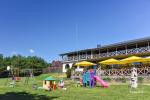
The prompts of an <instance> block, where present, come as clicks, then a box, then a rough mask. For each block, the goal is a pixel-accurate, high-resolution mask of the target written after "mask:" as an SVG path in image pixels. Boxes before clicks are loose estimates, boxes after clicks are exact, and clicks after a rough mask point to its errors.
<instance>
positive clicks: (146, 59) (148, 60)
mask: <svg viewBox="0 0 150 100" xmlns="http://www.w3.org/2000/svg"><path fill="white" fill-rule="evenodd" d="M141 62H150V56H149V57H146V58H143V59H142V60H141Z"/></svg>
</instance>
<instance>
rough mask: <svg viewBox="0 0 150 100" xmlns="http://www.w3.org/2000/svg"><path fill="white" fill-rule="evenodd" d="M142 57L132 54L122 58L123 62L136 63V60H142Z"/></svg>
mask: <svg viewBox="0 0 150 100" xmlns="http://www.w3.org/2000/svg"><path fill="white" fill-rule="evenodd" d="M142 60H143V58H142V57H137V56H131V57H128V58H125V59H122V60H120V62H121V63H122V64H128V63H134V62H142Z"/></svg>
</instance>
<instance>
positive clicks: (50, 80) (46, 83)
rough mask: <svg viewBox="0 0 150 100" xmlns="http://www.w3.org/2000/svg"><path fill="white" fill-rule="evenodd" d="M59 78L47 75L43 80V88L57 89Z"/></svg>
mask: <svg viewBox="0 0 150 100" xmlns="http://www.w3.org/2000/svg"><path fill="white" fill-rule="evenodd" d="M56 81H57V79H56V78H54V77H51V76H50V77H47V78H45V79H44V80H43V88H44V89H45V90H56V88H57V84H56Z"/></svg>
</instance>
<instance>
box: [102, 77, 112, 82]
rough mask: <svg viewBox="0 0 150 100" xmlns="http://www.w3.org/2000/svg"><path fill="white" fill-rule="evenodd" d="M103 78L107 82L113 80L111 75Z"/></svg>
mask: <svg viewBox="0 0 150 100" xmlns="http://www.w3.org/2000/svg"><path fill="white" fill-rule="evenodd" d="M103 80H105V81H107V82H110V81H111V78H110V77H105V78H103Z"/></svg>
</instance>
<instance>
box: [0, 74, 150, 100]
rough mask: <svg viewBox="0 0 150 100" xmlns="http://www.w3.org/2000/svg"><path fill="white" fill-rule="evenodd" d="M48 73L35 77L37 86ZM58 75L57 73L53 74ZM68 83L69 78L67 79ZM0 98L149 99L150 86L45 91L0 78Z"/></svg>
mask: <svg viewBox="0 0 150 100" xmlns="http://www.w3.org/2000/svg"><path fill="white" fill-rule="evenodd" d="M53 75H54V74H53ZM47 76H49V75H41V76H39V77H37V78H36V82H37V83H38V86H42V79H43V78H45V77H47ZM55 76H57V77H59V75H55ZM67 82H68V83H70V82H71V81H70V80H67ZM0 85H1V86H0V100H150V86H148V85H147V86H146V85H139V87H138V89H137V90H134V91H133V90H132V91H131V89H130V88H129V87H128V85H127V84H126V85H110V87H109V88H107V89H106V88H102V87H100V86H98V87H95V88H84V87H75V86H74V85H72V84H68V85H67V90H66V91H64V90H60V89H58V90H56V91H45V90H34V89H32V85H24V84H23V81H22V82H18V83H17V84H16V87H15V88H12V87H8V86H7V85H6V79H0Z"/></svg>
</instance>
